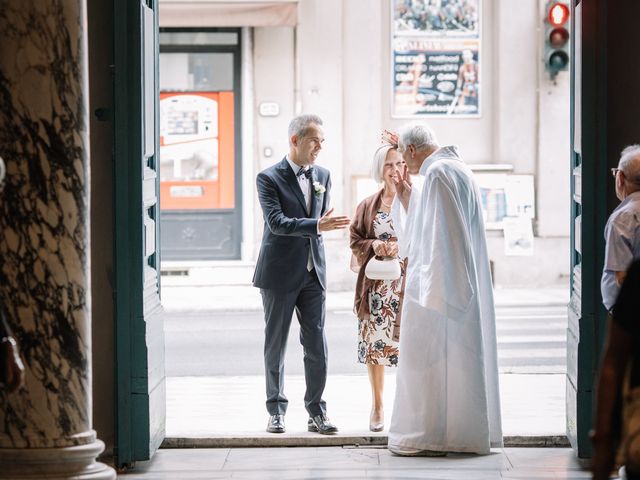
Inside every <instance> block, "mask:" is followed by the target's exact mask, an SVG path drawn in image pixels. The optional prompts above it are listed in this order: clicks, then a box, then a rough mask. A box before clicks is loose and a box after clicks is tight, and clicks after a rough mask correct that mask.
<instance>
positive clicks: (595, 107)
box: [568, 0, 609, 458]
mask: <svg viewBox="0 0 640 480" xmlns="http://www.w3.org/2000/svg"><path fill="white" fill-rule="evenodd" d="M577 3H581V5H582V51H581V59H582V75H581V78H575V74H573V82H581V89H582V99H581V100H582V103H581V118H580V119H575V118H573V106H574V102H575V98H574V88H575V85H572V96H571V97H572V100H571V105H572V128H571V131H572V137H571V152H572V160H571V161H572V167H573V166H575V165H577V164H578V163H580V164H581V165H582V195H581V198H582V205H581V207H578V206H576V205H574V207H573V209H572V218H575V215H577V214H578V213H580V212H581V213H582V229H581V232H580V235H581V246H582V255H577V254H576V253H574V252H573V251H572V255H571V257H572V268H573V267H574V266H575V265H576V264H577V262H580V264H581V266H582V275H581V295H580V307H581V311H580V318H579V342H578V351H577V363H578V371H577V385H576V386H575V388H576V392H575V402H576V410H575V418H573V419H571V418H570V417H568V420H569V421H571V420H573V421H575V427H576V429H575V436H571V435H570V440H571V442H572V445H573V447H574V448H576V450H577V453H578V456H579V457H581V458H588V457H590V456H591V452H592V449H591V442H590V441H589V438H588V435H589V430H590V429H591V426H592V423H593V395H594V384H595V375H596V371H597V367H598V359H599V356H600V351H601V349H602V345H603V332H604V329H605V326H606V320H607V317H606V311H605V309H604V307H603V306H602V299H601V296H600V277H601V274H602V265H603V264H604V235H603V230H604V225H605V223H606V220H607V214H608V212H607V198H606V192H607V189H606V183H605V182H607V181H608V180H609V175H608V173H607V161H606V145H607V132H606V125H607V118H606V112H607V93H606V87H607V51H606V45H607V37H606V32H607V4H606V1H605V0H590V1H582V2H579V1H578V0H574V1H573V2H572V12H573V11H574V10H575V5H576V4H577ZM572 18H574V15H572ZM574 31H575V30H574ZM572 54H573V55H574V57H573V58H575V39H572ZM573 82H572V83H573ZM576 121H578V122H580V123H581V127H582V128H581V130H582V142H581V147H582V148H581V150H582V154H581V155H577V154H576V153H574V150H575V148H574V137H573V132H574V128H575V122H576ZM572 189H573V187H572ZM572 228H573V226H572ZM575 235H577V233H575V232H573V234H572V239H574V238H575Z"/></svg>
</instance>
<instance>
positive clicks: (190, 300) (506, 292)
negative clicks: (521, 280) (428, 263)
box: [162, 285, 569, 311]
mask: <svg viewBox="0 0 640 480" xmlns="http://www.w3.org/2000/svg"><path fill="white" fill-rule="evenodd" d="M353 295H354V293H353V291H331V290H329V291H328V292H327V309H328V310H348V311H351V310H352V309H353ZM494 298H495V303H496V306H502V307H523V306H532V305H535V306H558V305H567V304H568V303H569V288H568V286H567V287H565V286H554V287H549V288H535V289H525V288H496V289H495V290H494ZM162 305H163V306H164V308H165V309H167V310H172V311H175V310H183V311H193V310H211V311H230V310H231V311H258V310H262V299H261V298H260V291H259V290H258V289H257V288H255V287H252V286H249V285H213V286H212V285H208V286H194V285H179V286H178V285H163V286H162Z"/></svg>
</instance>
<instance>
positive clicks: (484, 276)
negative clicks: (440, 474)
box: [389, 147, 502, 454]
mask: <svg viewBox="0 0 640 480" xmlns="http://www.w3.org/2000/svg"><path fill="white" fill-rule="evenodd" d="M420 175H422V176H424V183H423V185H422V188H420V187H419V186H417V185H414V187H413V189H412V193H411V200H410V203H409V208H408V210H407V211H406V212H405V211H404V208H403V207H402V205H401V204H400V202H399V200H398V199H396V200H395V202H394V204H393V208H392V218H393V222H394V227H395V229H396V233H397V236H398V243H399V246H400V256H401V257H405V256H406V257H408V259H409V260H408V271H407V280H406V287H405V297H404V303H403V306H402V327H401V331H400V358H399V362H398V373H397V376H396V397H395V403H394V406H393V415H392V418H391V425H390V428H389V447H390V448H393V447H396V448H398V447H399V448H401V449H402V448H405V449H406V448H410V449H419V450H423V449H427V450H436V451H446V452H470V453H479V454H486V453H489V450H490V448H491V447H500V446H502V426H501V418H500V396H499V387H498V359H497V351H496V350H497V349H496V329H495V310H494V304H493V290H492V285H491V272H490V269H489V258H488V255H487V246H486V239H485V231H484V220H483V216H482V210H481V205H480V193H479V189H478V187H477V184H476V183H475V181H474V179H473V174H472V173H471V170H470V169H469V168H468V167H467V166H466V165H465V164H464V162H463V161H462V160H461V159H460V157H459V156H458V152H457V149H456V148H455V147H442V148H440V149H439V150H437V151H436V152H434V153H433V154H432V155H430V156H429V157H428V158H427V159H426V160H425V161H424V163H423V164H422V167H421V168H420Z"/></svg>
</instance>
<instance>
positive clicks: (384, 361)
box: [358, 280, 402, 366]
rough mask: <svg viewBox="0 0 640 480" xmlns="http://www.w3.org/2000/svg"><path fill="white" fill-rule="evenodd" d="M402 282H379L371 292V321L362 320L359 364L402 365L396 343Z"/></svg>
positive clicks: (369, 319) (359, 323)
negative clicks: (396, 324) (394, 335)
mask: <svg viewBox="0 0 640 480" xmlns="http://www.w3.org/2000/svg"><path fill="white" fill-rule="evenodd" d="M401 284H402V282H401V281H398V280H394V281H386V280H378V281H377V282H375V284H374V286H373V288H372V289H371V290H370V292H369V310H370V312H371V314H370V315H369V318H368V319H359V320H358V362H360V363H365V364H368V365H386V366H397V365H398V353H399V350H398V342H396V341H394V340H393V330H394V327H395V323H396V315H397V313H398V310H399V309H400V295H399V293H400V292H399V289H400V286H401Z"/></svg>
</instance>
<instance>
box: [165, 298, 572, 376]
mask: <svg viewBox="0 0 640 480" xmlns="http://www.w3.org/2000/svg"><path fill="white" fill-rule="evenodd" d="M263 328H264V319H263V316H262V312H261V311H215V310H209V311H208V310H200V311H194V310H192V311H174V310H170V311H167V313H166V317H165V333H166V336H165V344H166V374H167V376H169V377H181V376H242V375H261V374H262V373H263V371H264V365H263V360H262V349H263V339H264V334H263ZM496 329H497V337H498V360H499V368H500V373H536V374H539V373H565V372H566V329H567V309H566V307H565V306H563V305H546V306H545V305H539V306H531V305H529V306H498V307H497V308H496ZM326 335H327V341H328V345H329V372H330V374H336V375H344V374H347V375H348V374H363V373H365V372H366V370H365V367H364V366H363V365H361V364H358V363H357V356H356V345H357V320H356V318H355V316H354V315H353V313H352V312H351V311H349V310H330V311H328V312H327V319H326ZM298 336H299V326H298V322H297V319H296V318H295V316H294V318H293V321H292V324H291V330H290V332H289V342H288V348H287V356H286V360H285V365H286V367H285V368H286V373H287V374H288V375H300V374H303V373H304V372H303V362H302V347H301V345H300V342H299V338H298Z"/></svg>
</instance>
